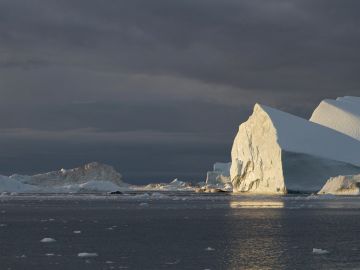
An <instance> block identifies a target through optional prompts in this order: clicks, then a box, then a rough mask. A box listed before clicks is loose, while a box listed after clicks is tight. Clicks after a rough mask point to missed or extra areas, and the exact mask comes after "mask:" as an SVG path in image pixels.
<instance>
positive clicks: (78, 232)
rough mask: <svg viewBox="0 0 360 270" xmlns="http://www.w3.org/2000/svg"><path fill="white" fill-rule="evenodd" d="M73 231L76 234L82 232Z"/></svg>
mask: <svg viewBox="0 0 360 270" xmlns="http://www.w3.org/2000/svg"><path fill="white" fill-rule="evenodd" d="M73 233H75V234H80V233H81V231H73Z"/></svg>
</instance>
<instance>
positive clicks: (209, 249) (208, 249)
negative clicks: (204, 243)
mask: <svg viewBox="0 0 360 270" xmlns="http://www.w3.org/2000/svg"><path fill="white" fill-rule="evenodd" d="M205 250H206V251H214V250H215V248H212V247H207V248H205Z"/></svg>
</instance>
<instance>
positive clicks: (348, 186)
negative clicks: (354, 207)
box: [318, 174, 360, 195]
mask: <svg viewBox="0 0 360 270" xmlns="http://www.w3.org/2000/svg"><path fill="white" fill-rule="evenodd" d="M318 194H333V195H359V194H360V174H358V175H339V176H337V177H332V178H330V179H329V180H327V182H326V183H325V185H324V186H323V187H322V189H321V190H320V191H319V193H318Z"/></svg>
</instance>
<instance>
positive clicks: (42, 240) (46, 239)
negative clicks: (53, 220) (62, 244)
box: [40, 237, 56, 243]
mask: <svg viewBox="0 0 360 270" xmlns="http://www.w3.org/2000/svg"><path fill="white" fill-rule="evenodd" d="M40 242H41V243H52V242H56V240H55V239H53V238H50V237H45V238H43V239H41V240H40Z"/></svg>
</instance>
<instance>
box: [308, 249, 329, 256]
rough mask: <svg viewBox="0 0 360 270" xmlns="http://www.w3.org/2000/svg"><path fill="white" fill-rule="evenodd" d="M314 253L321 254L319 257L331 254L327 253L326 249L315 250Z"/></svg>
mask: <svg viewBox="0 0 360 270" xmlns="http://www.w3.org/2000/svg"><path fill="white" fill-rule="evenodd" d="M312 252H313V253H314V254H319V255H322V254H328V253H330V252H329V251H327V250H325V249H321V248H313V250H312Z"/></svg>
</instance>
